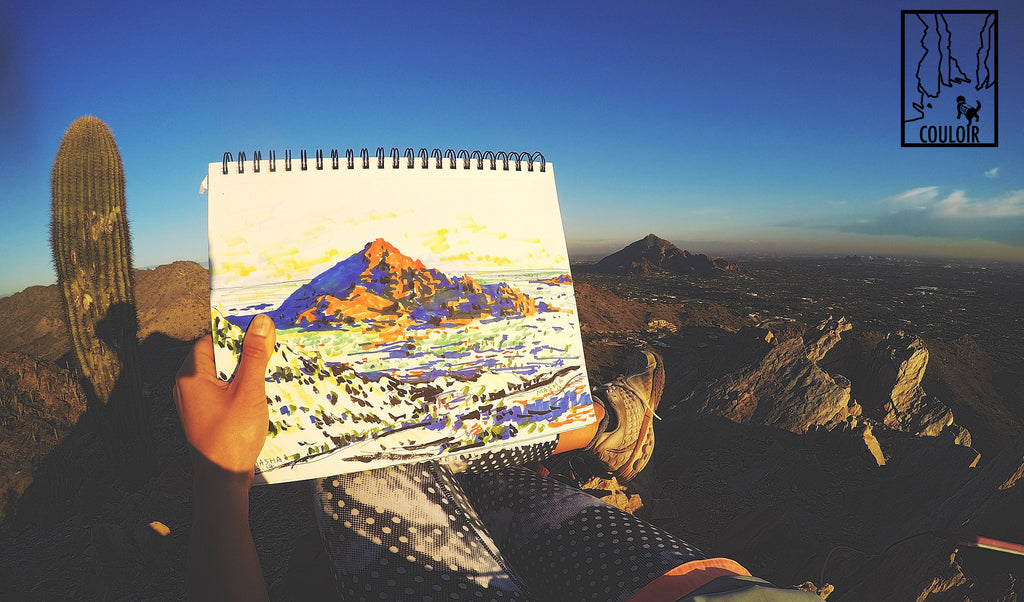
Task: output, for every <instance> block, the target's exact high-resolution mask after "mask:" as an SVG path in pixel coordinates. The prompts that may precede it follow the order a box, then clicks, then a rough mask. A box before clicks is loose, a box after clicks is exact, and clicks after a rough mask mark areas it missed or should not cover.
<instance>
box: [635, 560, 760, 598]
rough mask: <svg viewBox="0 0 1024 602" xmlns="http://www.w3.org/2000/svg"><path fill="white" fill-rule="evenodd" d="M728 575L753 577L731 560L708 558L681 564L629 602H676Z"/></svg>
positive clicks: (639, 592) (651, 583)
mask: <svg viewBox="0 0 1024 602" xmlns="http://www.w3.org/2000/svg"><path fill="white" fill-rule="evenodd" d="M725 575H743V576H746V577H749V576H750V572H749V571H747V569H745V568H743V567H742V566H740V564H739V563H738V562H736V561H735V560H729V559H728V558H708V559H706V560H694V561H692V562H687V563H686V564H681V565H679V566H677V567H676V568H674V569H672V570H671V571H669V572H667V573H665V574H664V575H662V576H661V577H658V578H657V579H655V580H654V581H651V582H650V583H648V584H647V585H646V586H645V587H644V588H643V589H642V590H640V591H638V592H637V593H635V594H633V597H632V598H630V599H629V602H674V601H675V600H678V599H679V598H681V597H683V596H685V595H686V594H688V593H690V592H692V591H693V590H695V589H697V588H698V587H701V586H702V585H705V584H707V583H709V582H710V581H712V580H713V579H717V578H718V577H724V576H725Z"/></svg>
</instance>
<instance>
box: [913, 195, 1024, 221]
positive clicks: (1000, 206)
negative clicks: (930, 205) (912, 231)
mask: <svg viewBox="0 0 1024 602" xmlns="http://www.w3.org/2000/svg"><path fill="white" fill-rule="evenodd" d="M931 215H932V216H933V217H937V218H953V219H964V218H1000V217H1019V216H1024V190H1014V191H1012V192H1009V193H1007V194H1004V195H1003V196H1001V197H996V198H994V199H988V200H972V199H969V198H967V195H965V194H964V191H963V190H955V191H953V193H952V194H950V195H949V196H948V197H946V198H944V199H942V200H941V201H939V202H938V203H936V204H935V207H934V209H933V210H932V211H931Z"/></svg>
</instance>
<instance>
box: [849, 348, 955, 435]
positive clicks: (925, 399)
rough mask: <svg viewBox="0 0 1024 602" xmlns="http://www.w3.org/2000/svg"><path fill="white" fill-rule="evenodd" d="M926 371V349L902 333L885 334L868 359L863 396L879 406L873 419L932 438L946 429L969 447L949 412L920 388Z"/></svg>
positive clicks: (897, 428) (894, 427) (945, 406)
mask: <svg viewBox="0 0 1024 602" xmlns="http://www.w3.org/2000/svg"><path fill="white" fill-rule="evenodd" d="M927 367H928V348H927V347H926V346H925V344H924V341H922V340H921V339H920V338H918V337H916V336H913V335H909V334H907V333H905V332H895V333H889V334H887V335H886V336H885V338H883V339H882V340H881V341H880V342H879V343H878V345H877V346H876V347H875V349H874V351H873V352H872V354H871V357H870V358H869V363H868V375H869V378H870V382H869V383H868V388H867V393H868V394H869V395H872V396H874V397H875V399H872V400H871V402H872V403H877V404H879V406H878V407H877V409H876V412H877V414H876V416H877V417H878V418H879V419H880V420H881V421H882V423H883V424H885V425H886V426H888V427H890V428H893V429H896V430H901V431H905V432H908V433H911V434H914V435H924V436H935V435H938V434H939V433H941V432H943V431H944V430H945V429H947V428H951V427H952V430H953V431H955V432H956V437H957V439H958V440H959V442H961V443H963V444H965V445H970V434H969V433H968V432H967V431H966V429H964V428H963V427H960V426H958V425H954V424H953V412H952V410H950V409H949V407H948V406H947V405H946V404H944V403H942V402H941V401H939V400H938V399H936V398H934V397H932V396H929V395H928V394H927V393H925V391H924V389H923V388H921V379H923V378H924V374H925V369H926V368H927Z"/></svg>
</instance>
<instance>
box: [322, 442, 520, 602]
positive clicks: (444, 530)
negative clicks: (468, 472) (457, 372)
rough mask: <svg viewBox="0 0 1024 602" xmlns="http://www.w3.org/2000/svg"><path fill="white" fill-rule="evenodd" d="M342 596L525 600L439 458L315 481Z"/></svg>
mask: <svg viewBox="0 0 1024 602" xmlns="http://www.w3.org/2000/svg"><path fill="white" fill-rule="evenodd" d="M314 487H315V500H316V505H317V507H316V516H317V523H318V526H319V527H320V534H321V537H322V539H323V543H324V549H325V550H327V553H328V556H329V559H330V563H331V565H332V569H333V572H334V576H335V582H336V585H337V588H338V593H339V594H340V595H341V596H343V598H344V599H345V600H382V599H386V600H416V601H417V602H419V601H423V602H440V601H441V600H444V601H451V600H497V601H502V602H507V601H513V600H527V599H529V598H530V596H527V595H526V588H525V586H524V585H523V583H522V581H521V580H520V579H519V578H518V576H516V574H515V573H514V572H512V570H511V569H510V568H509V567H508V566H507V565H506V563H505V560H504V558H503V557H502V555H501V553H500V552H499V551H498V548H497V546H495V544H494V542H493V540H492V539H491V537H490V535H489V534H488V533H487V530H486V528H485V527H484V526H483V523H481V522H480V519H479V517H478V516H477V514H476V512H474V511H473V509H472V508H471V507H470V505H469V503H468V501H467V500H466V497H465V495H464V493H463V491H462V488H461V487H460V486H459V484H458V482H456V481H455V479H454V478H453V477H452V475H451V472H450V471H449V470H448V469H447V468H445V467H444V466H441V465H440V464H438V463H436V462H424V463H420V464H408V465H401V466H392V467H388V468H382V469H378V470H371V471H366V472H361V473H353V474H346V475H339V476H336V477H329V478H326V479H320V480H318V481H314Z"/></svg>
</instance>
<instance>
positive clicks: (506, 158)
mask: <svg viewBox="0 0 1024 602" xmlns="http://www.w3.org/2000/svg"><path fill="white" fill-rule="evenodd" d="M376 155H377V169H384V164H385V161H384V158H385V154H384V147H383V146H378V147H377V154H376ZM390 156H391V167H392V168H393V169H398V168H399V167H400V166H401V163H402V157H403V153H402V152H401V151H400V150H399V149H398V148H397V147H392V148H391V153H390ZM330 157H331V169H332V170H338V169H341V159H340V155H339V153H338V149H336V148H332V149H331V154H330ZM404 157H405V164H406V168H408V169H416V163H417V160H418V162H419V165H420V168H421V169H428V168H429V167H430V161H431V160H433V161H434V167H435V169H444V161H445V160H447V161H448V169H458V168H459V167H458V165H459V162H460V161H461V162H462V169H470V167H471V165H472V164H473V163H474V162H475V163H476V168H477V169H478V170H482V169H484V162H487V163H488V164H489V167H490V169H491V171H495V170H497V169H498V162H499V161H501V169H502V170H503V171H508V170H509V162H510V161H511V162H512V163H514V164H515V170H516V171H522V170H523V162H525V163H526V171H533V165H534V163H536V162H537V161H538V160H540V168H539V170H540V171H541V172H544V171H546V168H547V160H545V159H544V155H542V154H541V153H539V152H535V153H529V152H522V153H517V152H514V151H513V152H507V153H506V152H504V151H498V152H493V151H484V152H480V151H478V150H475V151H473V152H469V151H467V150H465V149H462V150H458V151H455V150H452V149H450V148H448V149H445V150H444V151H442V150H441V149H439V148H435V149H434V150H432V151H427V149H425V148H421V149H420V150H419V151H418V152H417V151H415V150H413V148H412V147H409V148H406V149H405V153H404ZM359 158H360V161H361V167H362V169H370V151H369V149H366V148H363V149H361V150H360V151H359ZM314 161H315V162H316V169H317V170H318V171H323V169H324V151H323V150H322V149H317V150H316V151H315V152H314ZM233 162H235V159H234V158H233V157H232V156H231V153H224V158H223V160H222V162H221V173H222V174H224V175H227V174H228V172H229V169H228V164H229V163H233ZM262 162H263V153H261V152H260V151H253V154H252V170H253V172H254V173H260V169H261V163H262ZM267 163H268V167H269V171H270V172H271V173H273V172H276V171H277V155H276V153H275V152H274V151H268V152H267ZM308 168H309V162H308V157H307V154H306V151H305V150H300V151H299V169H300V170H301V171H307V170H308ZM345 168H346V169H356V161H355V152H354V151H353V150H352V149H351V148H350V149H346V150H345ZM236 169H237V173H245V152H244V151H238V161H237V168H236ZM284 170H285V171H292V151H290V150H286V151H284Z"/></svg>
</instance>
